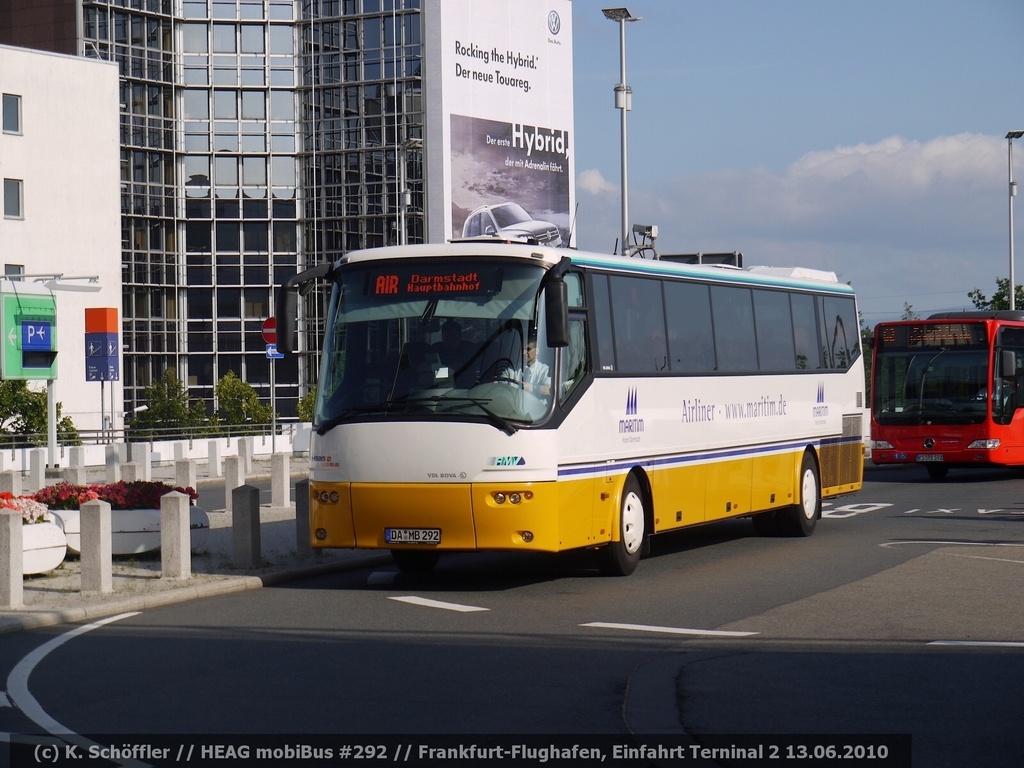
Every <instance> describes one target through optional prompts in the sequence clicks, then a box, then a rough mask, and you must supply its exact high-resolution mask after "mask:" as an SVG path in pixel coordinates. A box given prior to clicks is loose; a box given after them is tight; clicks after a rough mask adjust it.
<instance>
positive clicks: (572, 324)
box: [558, 317, 587, 402]
mask: <svg viewBox="0 0 1024 768" xmlns="http://www.w3.org/2000/svg"><path fill="white" fill-rule="evenodd" d="M586 373H587V335H586V327H585V325H584V322H583V318H581V317H570V318H569V346H568V347H566V348H565V349H563V350H562V367H561V368H559V373H558V397H559V400H560V401H562V402H564V401H565V400H568V399H569V395H571V394H572V392H573V390H575V389H576V387H578V386H579V384H580V382H581V381H583V377H584V376H585V375H586Z"/></svg>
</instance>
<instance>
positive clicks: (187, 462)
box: [174, 459, 196, 489]
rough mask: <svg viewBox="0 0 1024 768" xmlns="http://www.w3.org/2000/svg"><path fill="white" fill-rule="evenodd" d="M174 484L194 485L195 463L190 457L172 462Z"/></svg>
mask: <svg viewBox="0 0 1024 768" xmlns="http://www.w3.org/2000/svg"><path fill="white" fill-rule="evenodd" d="M174 484H175V485H177V486H178V487H179V488H193V489H194V488H195V487H196V463H195V462H194V461H192V459H181V460H179V461H176V462H174Z"/></svg>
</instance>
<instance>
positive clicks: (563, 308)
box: [545, 277, 569, 347]
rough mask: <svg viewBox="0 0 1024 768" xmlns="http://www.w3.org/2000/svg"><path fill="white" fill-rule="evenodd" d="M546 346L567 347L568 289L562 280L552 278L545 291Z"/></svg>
mask: <svg viewBox="0 0 1024 768" xmlns="http://www.w3.org/2000/svg"><path fill="white" fill-rule="evenodd" d="M545 294H546V296H547V302H546V303H545V307H546V309H547V312H546V316H545V320H546V321H547V332H548V346H549V347H567V346H569V288H568V286H566V284H565V280H563V279H562V278H560V277H558V278H554V279H552V280H550V281H549V282H548V285H547V288H546V289H545Z"/></svg>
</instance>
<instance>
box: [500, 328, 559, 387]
mask: <svg viewBox="0 0 1024 768" xmlns="http://www.w3.org/2000/svg"><path fill="white" fill-rule="evenodd" d="M502 378H505V379H508V380H510V381H515V382H517V383H518V384H520V385H521V386H522V388H523V390H524V391H526V392H530V393H532V394H533V395H535V396H536V397H548V396H549V395H550V394H551V368H550V367H549V366H548V364H547V363H542V362H541V361H540V360H538V359H537V340H536V339H530V340H529V341H528V342H527V343H526V365H525V366H523V369H522V370H516V371H506V372H505V373H504V374H502Z"/></svg>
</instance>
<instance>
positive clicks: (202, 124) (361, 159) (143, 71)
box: [0, 0, 424, 417]
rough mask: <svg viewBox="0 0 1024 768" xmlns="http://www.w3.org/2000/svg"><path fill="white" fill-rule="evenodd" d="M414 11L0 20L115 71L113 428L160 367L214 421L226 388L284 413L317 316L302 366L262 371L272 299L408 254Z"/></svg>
mask: <svg viewBox="0 0 1024 768" xmlns="http://www.w3.org/2000/svg"><path fill="white" fill-rule="evenodd" d="M420 13H421V10H420V0H320V1H317V0H116V1H113V2H89V1H88V0H78V1H77V2H76V0H51V1H50V2H40V3H38V4H35V5H33V6H32V7H31V8H24V9H15V8H10V7H8V8H7V9H6V10H4V11H2V12H0V42H3V43H6V44H9V45H21V46H25V47H30V48H39V49H43V50H53V51H56V52H59V53H71V54H77V55H81V56H87V57H95V58H101V59H105V60H109V61H115V62H117V64H118V66H119V70H120V89H121V92H120V102H121V105H120V109H121V116H120V132H121V134H120V144H121V249H122V269H123V307H122V316H123V339H122V341H123V344H124V362H123V369H122V380H123V383H124V392H125V403H124V407H125V412H126V413H130V412H131V411H132V410H133V409H134V408H136V407H138V406H140V405H144V404H145V390H146V388H147V387H148V386H149V385H150V384H151V383H152V382H154V381H156V380H158V379H159V378H161V377H162V376H163V373H164V371H165V370H167V369H171V370H174V371H175V372H176V374H177V376H178V378H179V379H181V380H182V381H183V382H185V383H186V384H187V385H188V389H189V394H190V396H191V397H193V398H202V399H203V400H205V401H206V402H207V403H208V406H209V408H210V409H211V410H212V409H213V408H214V407H215V405H216V404H215V402H214V388H215V386H216V383H217V381H218V380H219V379H220V378H222V377H223V376H224V375H226V374H227V373H228V372H229V371H233V372H234V373H236V374H237V375H238V376H239V377H240V378H241V379H242V380H244V381H247V382H248V383H250V384H251V385H252V386H253V387H255V388H256V390H257V392H258V393H259V394H260V396H261V397H262V398H264V399H269V396H270V382H271V379H272V378H273V379H274V381H275V384H276V387H275V390H276V404H277V409H278V411H279V412H280V413H281V414H282V415H283V416H285V417H288V416H291V415H294V413H295V403H296V401H297V399H298V397H299V396H300V395H301V394H303V393H304V392H305V390H306V387H307V386H308V385H309V384H310V383H312V382H313V381H314V380H315V375H316V356H315V353H316V352H317V347H318V339H319V336H320V331H321V328H320V327H319V323H318V317H319V311H318V307H319V306H320V302H318V301H316V300H315V298H314V300H313V301H309V302H307V309H308V311H309V320H310V322H309V323H308V324H307V325H306V328H305V330H306V333H304V336H303V340H302V341H301V342H300V344H301V347H302V348H303V349H304V352H303V353H300V354H297V355H289V356H287V357H285V358H283V359H274V360H271V358H270V356H269V355H268V351H267V346H266V343H265V341H264V339H263V336H262V334H261V329H262V327H263V323H264V321H265V320H266V319H267V318H268V317H270V316H272V315H273V311H274V309H273V308H274V301H273V296H274V289H275V287H276V286H278V285H280V283H281V282H282V281H283V280H285V279H286V278H287V277H289V276H290V275H292V274H294V273H295V272H296V271H297V270H301V269H304V268H306V267H308V266H312V265H314V264H316V263H319V262H321V261H324V260H330V259H334V258H337V257H338V256H339V255H341V254H342V253H344V252H346V251H349V250H352V249H354V248H362V247H373V246H380V245H386V244H393V243H399V242H410V243H411V242H421V241H422V240H423V237H424V215H423V211H424V200H423V195H424V189H423V172H422V168H423V163H422V143H421V138H422V125H423V114H422V97H421V94H422V77H421V72H422V45H421V39H420V37H421V28H422V27H421V20H420ZM79 14H80V15H79ZM272 365H273V366H274V371H273V376H272V373H271V366H272Z"/></svg>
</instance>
